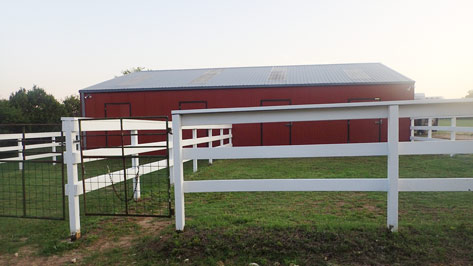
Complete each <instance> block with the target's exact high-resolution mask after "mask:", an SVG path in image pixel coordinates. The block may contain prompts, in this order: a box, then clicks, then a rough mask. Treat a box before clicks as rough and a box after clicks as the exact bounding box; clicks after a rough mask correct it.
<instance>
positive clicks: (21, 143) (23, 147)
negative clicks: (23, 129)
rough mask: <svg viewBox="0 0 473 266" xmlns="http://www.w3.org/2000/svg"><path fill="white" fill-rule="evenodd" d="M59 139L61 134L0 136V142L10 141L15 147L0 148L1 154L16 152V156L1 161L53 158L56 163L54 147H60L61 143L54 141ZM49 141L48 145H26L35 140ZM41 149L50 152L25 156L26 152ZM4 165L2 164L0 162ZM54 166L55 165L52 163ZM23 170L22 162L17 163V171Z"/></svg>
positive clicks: (56, 154)
mask: <svg viewBox="0 0 473 266" xmlns="http://www.w3.org/2000/svg"><path fill="white" fill-rule="evenodd" d="M59 137H61V132H40V133H24V134H23V133H14V134H0V140H1V141H12V142H16V143H17V144H16V145H12V146H4V147H0V153H1V152H17V153H18V156H15V157H9V158H3V159H1V160H2V161H29V160H36V159H42V158H51V157H52V158H53V160H54V161H56V158H57V156H58V153H56V147H59V146H61V141H58V142H57V141H56V138H59ZM45 138H48V139H50V141H51V142H50V143H40V144H26V142H27V141H28V140H30V141H31V140H35V139H45ZM41 148H51V152H47V151H44V152H39V153H37V154H32V155H27V154H26V152H27V151H31V150H34V149H41ZM1 163H4V162H0V164H1ZM53 164H56V163H53ZM22 168H23V162H18V169H19V170H21V169H22Z"/></svg>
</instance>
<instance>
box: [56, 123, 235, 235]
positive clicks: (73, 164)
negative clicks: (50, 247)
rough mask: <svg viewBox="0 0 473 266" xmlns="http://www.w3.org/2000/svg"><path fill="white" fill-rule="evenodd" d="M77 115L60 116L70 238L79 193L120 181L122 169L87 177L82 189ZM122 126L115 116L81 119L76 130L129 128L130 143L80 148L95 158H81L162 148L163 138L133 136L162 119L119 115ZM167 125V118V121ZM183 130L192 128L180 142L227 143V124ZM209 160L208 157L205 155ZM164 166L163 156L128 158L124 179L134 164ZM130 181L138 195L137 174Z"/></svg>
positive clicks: (145, 168) (148, 168) (76, 228)
mask: <svg viewBox="0 0 473 266" xmlns="http://www.w3.org/2000/svg"><path fill="white" fill-rule="evenodd" d="M79 119H80V118H77V117H72V118H69V117H63V118H62V128H63V132H64V136H65V137H66V151H65V153H64V163H65V164H66V165H67V185H66V190H65V191H66V196H67V197H68V199H69V200H68V201H69V223H70V230H71V236H72V238H73V239H77V238H79V237H80V212H79V196H80V195H82V194H83V193H89V192H92V191H95V190H98V189H102V188H105V187H108V186H111V185H113V184H114V183H115V184H116V183H120V182H123V181H124V179H123V176H125V175H124V174H123V172H124V170H123V169H122V170H118V171H116V172H113V173H108V174H101V175H98V176H94V177H90V178H88V179H86V182H85V191H84V186H83V183H82V181H79V179H78V164H80V163H81V151H80V146H79ZM122 125H123V127H121V123H120V120H119V119H104V120H96V119H94V120H90V121H88V120H82V122H81V123H80V130H81V131H82V132H94V131H118V130H127V131H128V130H129V131H130V132H131V145H128V146H125V147H126V149H124V150H123V151H122V150H121V149H117V148H97V149H87V150H83V151H82V154H83V156H84V158H85V157H86V156H94V155H97V158H87V159H84V160H83V161H84V163H87V162H91V161H96V160H101V159H105V158H106V157H107V156H117V155H118V156H120V155H122V152H124V155H125V156H128V155H137V154H141V153H148V152H154V151H160V150H163V149H166V148H165V146H166V142H165V141H162V142H147V143H139V142H138V137H137V131H138V130H166V123H165V122H163V121H155V120H144V119H123V124H122ZM168 125H169V126H170V125H171V122H169V123H168ZM199 129H205V130H208V136H206V137H199V138H198V137H197V130H199ZM215 129H220V134H219V135H215V136H212V130H215ZM224 129H228V133H227V134H223V132H224ZM184 130H192V132H193V135H192V138H191V139H185V140H183V141H182V142H181V144H183V145H184V146H187V145H192V146H193V147H197V145H198V144H202V143H208V145H209V147H212V142H214V141H220V146H218V147H216V148H221V147H228V146H231V143H232V142H231V138H232V133H231V125H201V126H194V127H185V128H184ZM169 139H170V140H171V139H172V135H169ZM226 139H228V140H229V143H228V144H225V145H223V143H224V140H226ZM153 146H164V147H153ZM169 149H170V150H169V155H170V156H171V154H172V151H173V149H172V141H170V143H169ZM100 157H103V158H100ZM188 160H194V171H197V159H193V158H189V159H187V160H186V161H188ZM209 162H211V159H209ZM172 165H173V161H172V157H170V160H169V166H170V168H172ZM166 166H167V162H166V160H160V161H154V162H151V163H147V164H142V165H140V162H139V159H138V158H133V159H132V166H131V167H130V168H128V169H126V170H125V171H126V173H127V175H126V177H127V179H132V178H135V175H136V174H138V173H137V169H138V167H141V169H142V170H141V171H140V172H139V175H140V176H142V175H145V174H148V173H150V172H152V171H157V170H159V169H163V167H166ZM133 181H134V184H133V185H134V198H135V199H137V198H139V197H140V181H139V177H138V178H137V179H133ZM170 182H171V183H174V180H173V178H172V175H171V176H170Z"/></svg>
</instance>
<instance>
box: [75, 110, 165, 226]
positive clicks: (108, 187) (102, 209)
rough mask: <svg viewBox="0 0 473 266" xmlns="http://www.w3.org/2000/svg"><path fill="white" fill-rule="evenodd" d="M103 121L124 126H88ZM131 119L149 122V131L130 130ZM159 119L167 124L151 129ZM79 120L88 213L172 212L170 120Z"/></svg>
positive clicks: (148, 214) (83, 178)
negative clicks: (94, 129)
mask: <svg viewBox="0 0 473 266" xmlns="http://www.w3.org/2000/svg"><path fill="white" fill-rule="evenodd" d="M101 121H102V122H103V123H109V124H110V125H111V129H117V128H116V127H115V128H114V127H113V123H116V126H117V127H119V128H120V130H104V131H100V132H99V131H93V130H86V129H87V128H89V129H90V127H89V126H88V125H87V123H97V122H99V123H100V122H101ZM130 121H131V122H130ZM137 121H138V122H137ZM128 123H145V124H146V123H147V124H148V126H147V127H145V128H148V129H143V130H140V129H138V128H137V129H133V130H124V128H130V127H133V125H131V126H130V125H129V124H128ZM153 123H156V124H158V125H161V126H160V127H158V126H156V127H155V128H154V129H153V126H151V129H150V126H149V124H153ZM79 124H80V128H81V131H80V139H81V158H82V162H81V169H82V177H81V179H82V185H83V190H84V193H83V199H84V207H85V208H84V210H85V215H116V216H166V217H168V216H170V215H171V201H170V196H171V195H170V182H169V167H168V166H169V156H168V130H167V128H168V127H167V119H166V118H163V117H159V118H149V117H148V118H146V119H140V118H133V121H132V120H130V119H113V118H112V119H108V118H107V119H94V120H91V119H88V120H81V121H80V123H79ZM82 129H85V130H82Z"/></svg>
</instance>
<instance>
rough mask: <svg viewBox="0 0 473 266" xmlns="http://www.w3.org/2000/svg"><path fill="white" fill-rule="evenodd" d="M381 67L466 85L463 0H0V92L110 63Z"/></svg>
mask: <svg viewBox="0 0 473 266" xmlns="http://www.w3.org/2000/svg"><path fill="white" fill-rule="evenodd" d="M355 62H381V63H384V64H385V65H387V66H389V67H391V68H393V69H395V70H397V71H399V72H400V73H402V74H404V75H406V76H408V77H410V78H412V79H414V80H416V92H424V93H426V94H427V95H428V96H444V97H446V98H459V97H463V96H465V95H466V93H467V91H468V90H473V1H471V0H465V1H453V0H450V1H432V0H426V1H415V0H410V1H403V0H402V1H400V0H397V1H383V0H376V1H362V0H358V1H355V0H354V1H315V0H314V1H257V0H251V1H244V0H239V1H221V0H220V1H204V0H199V1H130V0H127V1H117V0H114V1H99V0H95V1H65V0H61V1H47V0H42V1H21V0H15V1H13V0H11V1H7V0H1V2H0V98H7V97H8V96H9V95H10V93H11V92H13V91H16V90H18V88H20V87H25V88H31V87H32V86H33V84H36V85H38V86H40V87H43V88H45V89H46V91H47V92H49V93H52V94H53V95H55V96H56V98H59V99H62V98H64V97H65V96H67V95H71V94H76V93H78V90H79V89H82V88H85V87H87V86H90V85H93V84H96V83H99V82H102V81H105V80H108V79H111V78H113V77H114V76H116V75H119V74H120V71H121V70H124V69H127V68H131V67H136V66H143V67H147V68H150V69H176V68H202V67H230V66H257V65H294V64H325V63H327V64H331V63H355Z"/></svg>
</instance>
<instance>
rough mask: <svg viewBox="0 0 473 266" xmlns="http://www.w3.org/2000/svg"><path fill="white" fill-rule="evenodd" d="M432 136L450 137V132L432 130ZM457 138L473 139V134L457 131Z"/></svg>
mask: <svg viewBox="0 0 473 266" xmlns="http://www.w3.org/2000/svg"><path fill="white" fill-rule="evenodd" d="M432 137H434V138H439V139H450V132H442V131H439V132H432ZM455 139H456V140H473V134H466V133H463V134H462V133H457V134H456V136H455Z"/></svg>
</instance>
